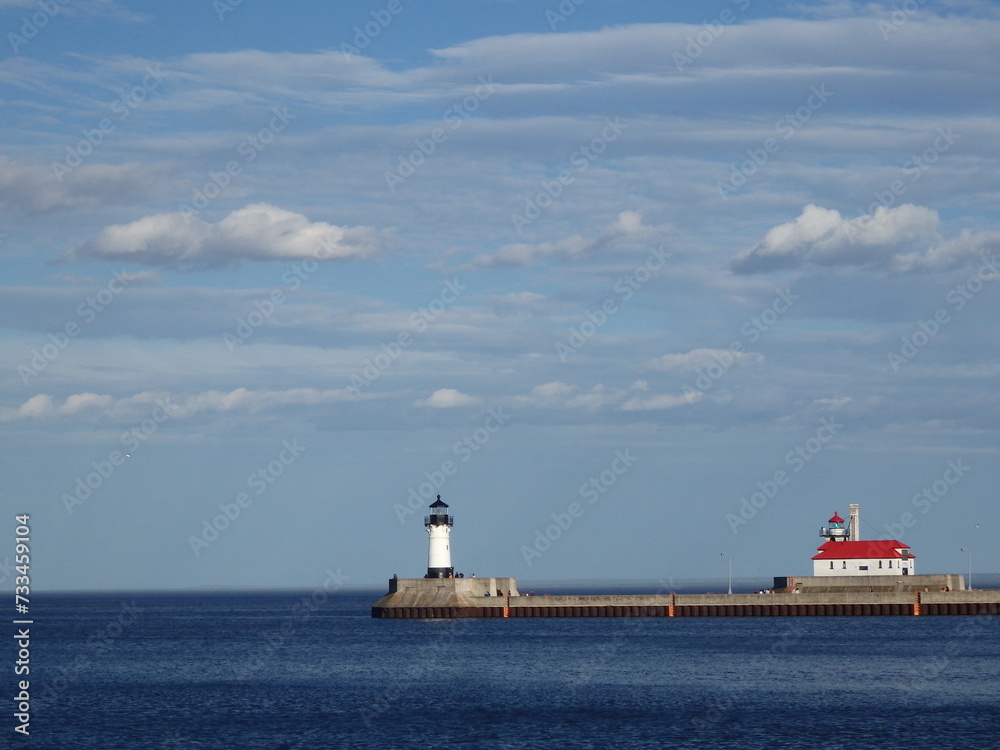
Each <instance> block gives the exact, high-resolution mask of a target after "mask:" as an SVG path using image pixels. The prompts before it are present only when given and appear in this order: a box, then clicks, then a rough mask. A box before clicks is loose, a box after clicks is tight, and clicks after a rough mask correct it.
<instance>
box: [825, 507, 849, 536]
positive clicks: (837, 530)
mask: <svg viewBox="0 0 1000 750" xmlns="http://www.w3.org/2000/svg"><path fill="white" fill-rule="evenodd" d="M827 523H828V524H830V525H829V526H824V527H823V528H821V529H820V530H819V535H820V536H821V537H823V538H824V539H826V540H827V541H828V542H844V541H847V537H848V532H847V529H845V528H844V519H843V518H841V517H840V514H839V513H834V514H833V518H831V519H830V520H829V521H827Z"/></svg>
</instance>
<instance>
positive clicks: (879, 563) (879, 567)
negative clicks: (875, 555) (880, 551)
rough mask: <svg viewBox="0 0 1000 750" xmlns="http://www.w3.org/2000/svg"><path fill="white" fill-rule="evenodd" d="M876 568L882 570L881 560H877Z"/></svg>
mask: <svg viewBox="0 0 1000 750" xmlns="http://www.w3.org/2000/svg"><path fill="white" fill-rule="evenodd" d="M878 569H879V570H882V561H881V560H879V561H878Z"/></svg>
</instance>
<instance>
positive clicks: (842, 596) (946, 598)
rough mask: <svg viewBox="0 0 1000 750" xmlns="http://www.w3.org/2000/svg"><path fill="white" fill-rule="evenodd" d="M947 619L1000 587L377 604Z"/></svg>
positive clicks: (587, 613) (467, 589) (495, 587)
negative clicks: (952, 589)
mask: <svg viewBox="0 0 1000 750" xmlns="http://www.w3.org/2000/svg"><path fill="white" fill-rule="evenodd" d="M914 578H916V576H914ZM799 580H801V579H799ZM487 591H488V592H489V593H490V596H486V595H485V594H486V592H487ZM497 592H499V594H500V595H499V596H498V595H497ZM945 615H1000V590H996V589H990V590H981V591H966V590H958V591H923V590H920V589H916V590H900V591H877V592H876V591H840V592H815V593H807V592H801V593H798V594H796V593H776V594H638V595H629V594H621V595H612V594H607V595H605V594H597V595H576V596H521V595H519V593H518V591H517V586H516V581H514V579H512V578H492V579H421V578H417V579H393V581H390V591H389V593H388V594H386V595H385V596H383V597H382V598H381V599H379V600H378V601H377V602H376V603H375V604H374V606H372V617H376V618H387V619H414V618H479V617H496V618H504V617H506V618H511V617H851V616H860V617H864V616H945Z"/></svg>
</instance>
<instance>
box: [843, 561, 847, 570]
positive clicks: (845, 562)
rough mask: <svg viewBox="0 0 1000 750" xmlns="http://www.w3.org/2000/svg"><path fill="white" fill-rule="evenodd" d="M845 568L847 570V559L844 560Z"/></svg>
mask: <svg viewBox="0 0 1000 750" xmlns="http://www.w3.org/2000/svg"><path fill="white" fill-rule="evenodd" d="M843 568H844V570H847V560H844V565H843Z"/></svg>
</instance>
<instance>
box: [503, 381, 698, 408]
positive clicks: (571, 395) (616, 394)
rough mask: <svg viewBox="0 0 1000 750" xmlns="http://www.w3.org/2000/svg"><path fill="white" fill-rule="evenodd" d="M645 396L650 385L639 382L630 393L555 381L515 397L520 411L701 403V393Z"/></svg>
mask: <svg viewBox="0 0 1000 750" xmlns="http://www.w3.org/2000/svg"><path fill="white" fill-rule="evenodd" d="M648 392H649V385H648V383H646V382H645V381H642V380H637V381H636V382H634V383H633V384H632V385H631V387H630V388H629V389H625V388H608V387H606V386H604V385H601V384H598V385H595V386H594V387H592V388H591V389H590V390H588V391H581V389H580V388H579V387H578V386H575V385H570V384H569V383H563V382H562V381H559V380H555V381H552V382H550V383H543V384H542V385H538V386H535V387H534V388H532V389H531V391H530V392H529V393H528V394H526V395H523V396H517V397H516V399H515V402H516V404H517V405H519V406H522V407H533V408H544V409H598V408H602V407H613V408H616V409H620V410H622V411H648V410H655V409H671V408H673V407H675V406H683V405H685V404H690V403H694V402H695V401H698V400H700V399H701V395H702V394H700V393H696V394H692V395H676V396H675V395H663V394H661V395H645V394H647V393H648ZM630 394H631V395H630ZM639 394H642V395H639Z"/></svg>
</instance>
